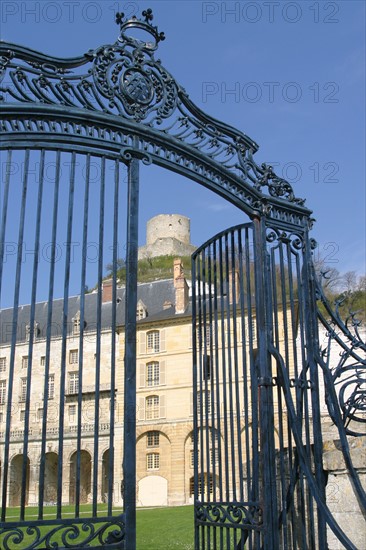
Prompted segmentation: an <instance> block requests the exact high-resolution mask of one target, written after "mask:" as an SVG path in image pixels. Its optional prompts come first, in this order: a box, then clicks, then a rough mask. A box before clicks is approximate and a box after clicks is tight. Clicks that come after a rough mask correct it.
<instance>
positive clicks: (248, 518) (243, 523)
mask: <svg viewBox="0 0 366 550" xmlns="http://www.w3.org/2000/svg"><path fill="white" fill-rule="evenodd" d="M196 520H197V521H198V522H203V523H206V522H209V523H215V525H218V526H220V525H221V526H222V527H230V524H231V525H232V527H234V526H235V527H236V528H238V527H239V528H240V527H241V528H243V529H244V530H246V529H259V528H261V525H262V509H261V507H260V506H259V505H258V504H256V503H253V502H240V503H236V504H233V503H226V504H225V503H221V502H220V503H213V504H197V506H196Z"/></svg>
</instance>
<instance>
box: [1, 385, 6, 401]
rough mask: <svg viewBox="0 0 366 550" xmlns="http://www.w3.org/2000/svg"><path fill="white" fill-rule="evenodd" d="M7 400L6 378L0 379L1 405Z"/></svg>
mask: <svg viewBox="0 0 366 550" xmlns="http://www.w3.org/2000/svg"><path fill="white" fill-rule="evenodd" d="M5 401H6V380H0V405H4V403H5Z"/></svg>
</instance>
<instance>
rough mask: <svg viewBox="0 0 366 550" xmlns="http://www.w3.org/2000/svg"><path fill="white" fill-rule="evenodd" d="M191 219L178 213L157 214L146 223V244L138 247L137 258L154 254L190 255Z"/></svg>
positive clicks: (150, 256) (191, 251)
mask: <svg viewBox="0 0 366 550" xmlns="http://www.w3.org/2000/svg"><path fill="white" fill-rule="evenodd" d="M195 250H196V247H195V246H193V245H192V244H191V221H190V219H189V218H187V217H186V216H181V215H180V214H159V215H158V216H155V217H154V218H151V219H150V220H149V221H148V222H147V225H146V245H144V246H140V248H139V255H138V258H139V260H142V259H144V258H154V257H156V256H190V255H191V254H192V253H193V252H194V251H195Z"/></svg>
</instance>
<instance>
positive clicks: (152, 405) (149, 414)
mask: <svg viewBox="0 0 366 550" xmlns="http://www.w3.org/2000/svg"><path fill="white" fill-rule="evenodd" d="M159 417H160V414H159V397H158V396H157V395H150V396H149V397H147V398H146V420H152V419H154V418H159Z"/></svg>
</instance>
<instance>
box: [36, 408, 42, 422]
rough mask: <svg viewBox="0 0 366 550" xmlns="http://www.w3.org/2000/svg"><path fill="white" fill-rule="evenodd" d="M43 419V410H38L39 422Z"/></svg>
mask: <svg viewBox="0 0 366 550" xmlns="http://www.w3.org/2000/svg"><path fill="white" fill-rule="evenodd" d="M42 418H43V409H38V411H37V420H42Z"/></svg>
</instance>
